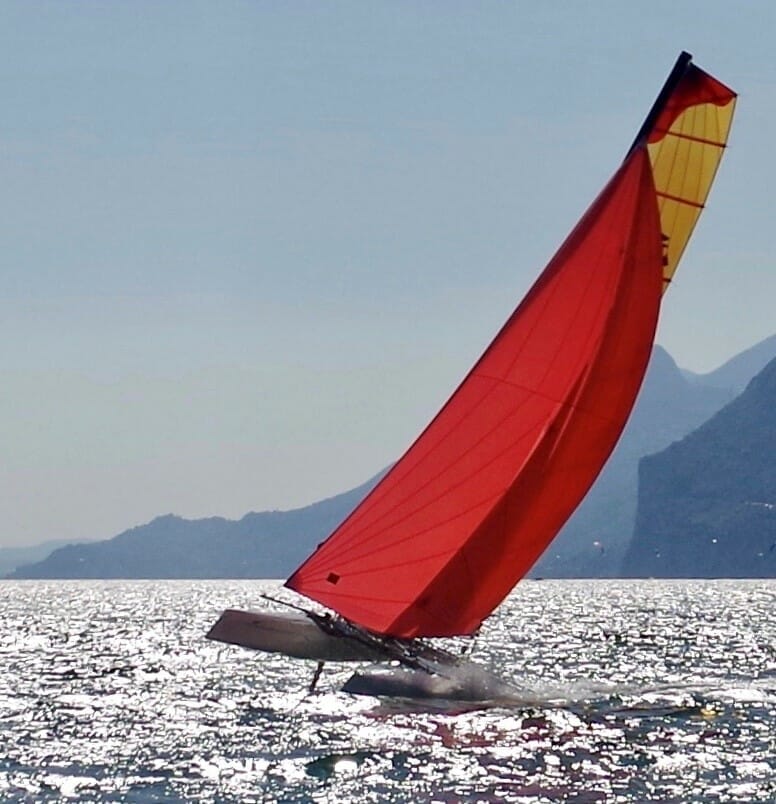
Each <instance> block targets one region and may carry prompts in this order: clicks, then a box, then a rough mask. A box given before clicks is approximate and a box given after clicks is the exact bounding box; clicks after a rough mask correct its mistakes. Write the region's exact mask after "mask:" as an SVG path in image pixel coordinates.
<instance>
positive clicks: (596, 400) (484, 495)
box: [207, 52, 736, 700]
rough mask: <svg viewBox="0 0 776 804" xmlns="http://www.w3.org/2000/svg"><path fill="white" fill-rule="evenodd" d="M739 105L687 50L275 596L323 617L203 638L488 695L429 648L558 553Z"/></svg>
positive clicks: (608, 444) (236, 625) (272, 619)
mask: <svg viewBox="0 0 776 804" xmlns="http://www.w3.org/2000/svg"><path fill="white" fill-rule="evenodd" d="M735 102H736V94H735V92H733V91H732V90H731V89H729V88H728V87H727V86H725V85H724V84H722V83H721V82H720V81H718V80H717V79H716V78H713V77H712V76H711V75H709V74H708V73H706V72H704V71H703V70H701V69H700V68H699V67H697V66H696V65H695V64H693V62H692V56H691V55H690V54H689V53H685V52H683V53H681V55H680V56H679V58H678V60H677V62H676V64H675V65H674V68H673V70H672V71H671V73H670V75H669V77H668V79H667V81H666V83H665V85H664V86H663V88H662V90H661V91H660V93H659V95H658V97H657V100H656V101H655V103H654V105H653V106H652V108H651V110H650V112H649V114H648V115H647V117H646V119H645V121H644V123H643V125H642V126H641V128H640V129H639V131H638V133H637V135H636V138H635V139H634V141H633V144H632V145H631V147H630V149H629V150H628V152H627V154H626V156H625V159H624V160H623V162H622V164H621V165H620V167H619V168H618V169H617V171H616V172H615V174H614V175H613V176H612V178H611V179H610V181H609V182H608V183H607V184H606V186H605V187H604V188H603V190H602V191H601V193H600V194H599V195H598V197H597V198H596V199H595V200H594V201H593V203H592V205H591V206H590V207H589V209H588V210H587V211H586V212H585V214H584V215H583V216H582V218H581V219H580V221H579V223H578V224H577V225H576V226H575V227H574V229H573V231H572V232H571V234H570V235H569V236H568V237H567V238H566V240H565V242H564V243H563V244H562V245H561V247H560V249H559V250H558V251H557V253H556V254H555V256H554V257H553V258H552V260H551V261H550V263H549V264H548V265H547V267H546V268H545V269H544V270H543V271H542V273H541V274H540V275H539V277H538V279H537V280H536V282H535V283H534V285H533V287H532V288H531V289H530V290H529V292H528V294H527V295H526V296H525V298H524V299H523V300H522V302H521V303H520V304H519V306H518V307H517V308H516V309H515V311H514V312H513V313H512V315H511V316H510V317H509V319H508V320H507V322H506V323H505V324H504V326H503V327H502V328H501V330H500V331H499V332H498V334H497V335H496V337H495V339H494V340H493V341H492V343H491V344H490V346H488V348H487V349H486V351H485V353H484V354H483V355H482V357H480V359H479V360H478V361H477V363H476V364H475V365H474V367H473V368H472V369H471V371H470V372H469V373H468V374H467V375H466V377H465V378H464V380H463V381H462V382H461V384H460V385H459V386H458V388H457V390H456V391H455V392H454V393H453V395H452V396H451V397H450V399H449V400H448V401H447V403H446V404H445V405H444V407H443V408H442V409H441V410H440V411H439V413H438V414H437V415H436V417H435V418H434V419H433V420H432V421H431V423H430V424H429V425H428V426H427V427H426V429H425V430H424V431H423V432H422V433H421V434H420V436H419V437H418V438H417V439H416V440H415V442H414V443H413V444H412V445H411V446H410V447H409V449H408V450H407V451H406V452H405V453H404V455H403V456H402V457H401V458H400V459H399V460H398V461H397V462H396V463H395V464H394V465H393V467H392V468H391V469H390V470H389V471H388V472H387V473H386V475H385V476H384V477H383V478H382V479H381V480H380V482H379V483H378V484H377V485H376V486H375V487H374V488H373V489H372V491H371V492H370V493H369V494H368V495H367V496H366V497H365V498H364V500H363V501H362V502H361V503H360V504H359V505H358V506H357V507H356V508H355V509H354V510H353V512H352V513H351V514H350V515H349V516H348V517H347V518H346V519H345V520H344V521H343V522H342V524H340V525H339V527H337V528H336V529H335V530H334V532H333V533H332V534H331V535H330V536H329V537H328V538H327V539H326V540H325V541H324V542H322V543H321V544H319V545H318V547H317V549H316V550H315V551H314V552H313V553H312V555H310V556H309V557H308V558H307V559H306V560H305V561H304V562H303V563H302V564H301V566H299V567H298V568H297V569H296V570H295V571H294V572H293V574H292V575H291V576H290V577H289V578H288V580H287V581H286V582H285V586H286V587H288V588H289V589H292V590H294V591H295V592H297V593H299V594H300V595H302V596H303V597H305V598H308V599H310V600H313V601H315V602H316V603H318V604H320V605H321V606H323V607H324V609H325V613H321V612H320V611H313V610H309V609H307V608H306V606H302V605H300V606H298V607H297V606H294V608H295V609H296V610H291V611H255V612H247V611H237V610H234V609H229V610H227V611H225V612H224V613H223V614H222V615H221V617H220V618H219V620H218V621H217V622H216V623H215V625H214V626H213V627H212V628H211V630H210V631H209V633H208V634H207V636H208V637H209V638H210V639H215V640H220V641H222V642H227V643H232V644H236V645H242V646H244V647H247V648H252V649H255V650H260V651H269V652H280V653H283V654H286V655H288V656H293V657H298V658H302V659H311V660H314V661H317V662H318V663H319V664H318V667H317V668H316V673H315V676H314V679H313V684H312V686H314V684H315V681H317V678H318V675H319V674H320V670H321V668H322V666H323V665H322V663H323V662H326V661H332V662H345V661H357V662H364V661H368V662H377V663H379V662H393V663H394V664H396V663H398V664H399V665H401V667H399V668H398V669H397V670H396V671H388V672H387V673H386V672H384V671H383V672H379V673H372V674H371V675H370V673H368V672H367V673H360V674H356V675H355V676H354V677H353V678H351V680H350V681H349V682H348V683H347V684H346V685H345V687H344V689H346V690H349V691H352V692H366V693H370V694H386V695H422V696H432V697H435V696H439V697H451V698H458V699H460V698H467V699H477V700H479V699H498V698H500V697H503V696H508V695H509V694H510V693H511V692H512V691H513V688H512V687H511V685H509V684H508V683H507V682H506V681H503V680H502V679H499V678H497V677H496V676H494V675H492V674H490V673H488V672H487V671H486V670H485V669H484V668H479V667H478V666H476V665H475V664H474V663H473V662H471V661H469V660H468V659H465V658H463V657H461V656H458V655H455V654H454V653H452V652H451V651H448V650H445V649H444V648H442V647H439V646H438V645H435V644H432V643H430V642H429V641H428V640H429V639H430V638H433V637H453V636H472V635H474V634H476V633H477V632H478V630H479V629H480V627H481V626H482V624H483V622H484V621H485V620H486V619H487V618H488V617H489V616H490V615H491V614H492V612H493V611H494V610H495V609H496V608H497V607H498V606H499V604H500V603H501V602H502V601H503V600H504V598H505V597H506V595H507V594H509V592H510V591H511V590H512V589H513V588H514V586H515V585H516V584H517V583H518V581H519V580H520V579H521V578H522V577H524V575H525V574H526V573H527V572H528V571H529V570H530V568H531V566H532V565H533V564H534V562H535V561H536V560H537V559H538V558H539V556H540V555H541V554H542V552H543V551H544V550H545V549H546V548H547V546H548V545H549V544H550V542H551V541H552V540H553V538H555V536H556V535H557V533H558V531H559V530H560V529H561V527H562V526H563V524H564V523H565V522H566V520H567V519H568V518H569V517H570V516H571V514H572V513H573V511H574V510H575V508H576V507H577V506H578V505H579V503H580V502H581V501H582V499H583V497H584V496H585V494H586V493H587V491H588V490H589V489H590V487H591V486H592V484H593V482H594V481H595V479H596V477H597V476H598V474H599V472H600V471H601V469H602V467H603V466H604V464H605V462H606V460H607V458H608V457H609V455H610V453H611V452H612V450H613V448H614V446H615V444H616V443H617V440H618V438H619V436H620V434H621V432H622V430H623V428H624V426H625V423H626V421H627V419H628V416H629V415H630V412H631V409H632V408H633V405H634V402H635V400H636V396H637V393H638V391H639V388H640V386H641V383H642V380H643V378H644V374H645V372H646V368H647V363H648V361H649V357H650V353H651V349H652V345H653V341H654V337H655V329H656V326H657V320H658V314H659V311H660V304H661V299H662V295H663V292H664V291H665V290H666V288H667V287H668V285H669V284H670V282H671V279H672V277H673V275H674V272H675V270H676V267H677V265H678V263H679V260H680V258H681V256H682V253H683V252H684V250H685V247H686V245H687V242H688V240H689V238H690V235H691V233H692V231H693V228H694V227H695V224H696V222H697V220H698V217H699V216H700V214H701V211H702V209H703V207H704V204H705V203H706V198H707V196H708V193H709V190H710V188H711V184H712V182H713V180H714V176H715V174H716V172H717V168H718V166H719V163H720V160H721V158H722V154H723V151H724V149H725V146H726V143H727V139H728V133H729V131H730V126H731V123H732V118H733V110H734V107H735Z"/></svg>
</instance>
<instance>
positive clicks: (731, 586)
mask: <svg viewBox="0 0 776 804" xmlns="http://www.w3.org/2000/svg"><path fill="white" fill-rule="evenodd" d="M269 586H270V584H262V583H259V582H242V581H241V582H229V581H212V582H168V581H162V582H116V581H113V582H92V581H88V582H68V581H62V582H45V581H28V582H25V581H21V582H2V583H0V621H1V622H2V624H3V627H2V630H1V633H0V749H1V750H0V799H2V800H4V801H5V800H7V801H14V800H18V801H28V800H61V799H71V800H72V799H82V800H88V801H119V800H127V801H176V800H187V801H190V800H208V801H213V800H216V801H300V802H301V801H332V802H351V801H352V802H367V801H378V802H383V801H385V802H388V801H402V802H403V801H408V802H415V801H417V802H420V801H432V800H433V801H444V802H453V801H520V802H531V803H532V804H536V803H537V802H558V801H564V802H597V801H601V802H610V801H629V802H630V801H633V802H636V801H638V802H643V801H666V802H667V801H671V802H687V801H709V802H717V801H719V802H726V801H735V802H771V801H773V800H774V799H776V781H775V779H776V759H775V757H776V653H775V650H774V646H775V645H776V617H774V608H775V607H774V603H776V583H774V582H773V581H770V582H769V581H743V582H742V581H689V582H688V581H631V582H625V581H622V582H620V581H618V582H612V581H591V582H587V581H585V582H582V581H576V582H574V581H571V582H570V581H545V582H525V583H523V584H521V585H520V586H519V587H518V589H517V591H516V592H515V593H514V594H513V595H512V597H511V598H510V600H509V601H508V602H507V603H506V604H505V605H504V606H502V608H501V610H500V611H499V613H498V615H496V616H495V617H494V618H492V620H491V621H489V622H488V624H487V627H486V628H485V629H484V632H483V634H482V635H481V637H480V638H479V640H478V641H477V644H476V648H475V650H474V658H475V659H476V660H478V661H480V662H483V663H485V664H487V665H489V666H490V667H491V668H492V669H494V670H496V671H497V672H499V673H501V674H502V675H504V676H505V677H506V678H508V679H511V680H513V681H514V682H515V683H517V684H519V685H520V687H521V688H523V689H524V690H525V700H524V701H522V702H521V703H520V705H518V706H515V707H514V708H510V709H490V710H479V711H468V712H466V711H458V712H456V711H452V710H450V709H449V708H448V709H437V710H435V709H432V708H429V707H426V708H425V709H424V708H422V707H416V708H414V709H412V708H409V707H407V706H404V707H401V706H398V705H393V706H388V705H386V704H380V703H379V702H378V701H377V700H375V699H373V698H355V697H351V696H348V695H346V694H344V693H340V692H337V689H338V685H339V684H341V683H342V682H343V681H344V680H345V679H346V678H347V677H348V675H349V673H350V670H349V669H347V668H345V669H338V668H331V669H329V668H327V669H326V670H325V671H324V675H323V677H322V679H321V685H320V690H321V692H320V694H317V695H313V696H305V690H306V686H307V683H308V681H309V678H310V676H311V673H312V666H310V665H308V664H306V663H302V662H297V661H293V660H287V659H284V658H282V657H274V656H266V655H262V656H259V655H258V654H252V653H249V652H248V651H244V650H241V649H239V648H232V647H226V646H220V645H217V644H214V643H209V642H207V641H206V640H204V639H203V638H202V634H203V633H204V632H205V630H206V629H207V627H208V626H209V625H210V623H211V622H212V621H213V620H214V619H215V618H216V617H217V615H218V614H219V612H220V611H221V609H222V608H225V607H228V606H232V607H241V608H256V607H257V606H260V605H263V602H262V601H261V600H260V597H259V595H260V592H261V591H264V590H266V589H267V588H268V587H269Z"/></svg>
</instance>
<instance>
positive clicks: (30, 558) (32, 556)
mask: <svg viewBox="0 0 776 804" xmlns="http://www.w3.org/2000/svg"><path fill="white" fill-rule="evenodd" d="M66 544H69V542H68V540H67V539H56V540H54V541H50V542H43V543H41V544H33V545H30V546H29V547H0V578H2V577H3V576H4V575H6V574H7V573H9V572H12V571H13V570H15V569H16V568H17V567H20V566H22V565H23V564H32V563H33V562H34V561H42V560H43V559H44V558H45V557H46V556H47V555H49V554H50V553H51V551H52V550H56V549H57V547H64V546H65V545H66Z"/></svg>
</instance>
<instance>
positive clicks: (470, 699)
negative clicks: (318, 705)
mask: <svg viewBox="0 0 776 804" xmlns="http://www.w3.org/2000/svg"><path fill="white" fill-rule="evenodd" d="M342 691H343V692H349V693H351V694H352V695H372V696H375V697H378V698H405V699H410V700H422V701H435V700H443V701H461V702H465V703H489V704H514V703H516V702H519V701H521V700H523V698H524V695H521V692H520V690H518V689H517V687H514V686H513V685H512V684H510V683H509V682H507V681H504V679H502V678H499V677H498V676H496V675H494V674H493V673H491V672H489V671H488V670H486V669H485V668H484V667H481V666H480V665H478V664H475V663H474V662H466V661H462V662H461V663H460V664H456V665H440V666H439V668H438V672H437V673H427V672H424V671H422V670H408V669H406V668H396V667H389V668H382V669H371V668H370V669H368V670H364V671H359V672H357V673H354V674H353V675H352V676H351V677H350V678H349V679H348V680H347V681H346V682H345V684H344V686H343V687H342Z"/></svg>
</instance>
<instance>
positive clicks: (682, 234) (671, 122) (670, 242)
mask: <svg viewBox="0 0 776 804" xmlns="http://www.w3.org/2000/svg"><path fill="white" fill-rule="evenodd" d="M735 99H736V96H735V93H734V92H733V91H732V90H730V89H728V88H727V87H725V86H724V85H723V84H720V83H719V82H718V81H716V79H714V78H712V77H711V76H709V75H707V74H706V73H704V72H703V71H702V70H700V69H698V68H697V67H695V66H694V65H690V69H689V70H688V73H687V74H686V75H685V77H684V78H683V79H682V81H680V83H679V85H678V86H677V88H676V90H675V92H674V95H673V97H672V98H671V99H670V100H669V101H668V103H667V104H666V107H665V108H664V110H663V112H662V113H661V114H660V116H659V118H658V120H657V121H656V123H655V126H654V128H653V129H652V131H651V132H650V134H649V138H648V142H647V150H648V153H649V158H650V162H651V164H652V172H653V176H654V181H655V190H656V192H657V197H658V208H659V210H660V225H661V231H662V234H663V249H664V270H663V286H664V289H665V288H666V287H667V286H668V283H669V282H670V281H671V277H672V276H673V275H674V271H675V270H676V266H677V264H678V263H679V259H680V258H681V256H682V253H683V252H684V249H685V246H686V245H687V241H688V240H689V239H690V235H691V234H692V230H693V228H694V227H695V224H696V222H697V220H698V217H699V216H700V213H701V210H702V209H703V206H704V204H705V203H706V198H707V196H708V194H709V190H710V189H711V184H712V182H713V181H714V176H715V174H716V172H717V168H718V167H719V163H720V160H721V159H722V154H723V152H724V149H725V145H726V143H727V138H728V133H729V131H730V125H731V123H732V121H733V111H734V108H735Z"/></svg>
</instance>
